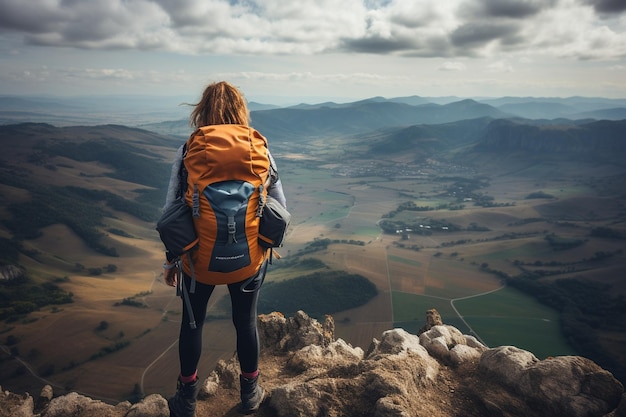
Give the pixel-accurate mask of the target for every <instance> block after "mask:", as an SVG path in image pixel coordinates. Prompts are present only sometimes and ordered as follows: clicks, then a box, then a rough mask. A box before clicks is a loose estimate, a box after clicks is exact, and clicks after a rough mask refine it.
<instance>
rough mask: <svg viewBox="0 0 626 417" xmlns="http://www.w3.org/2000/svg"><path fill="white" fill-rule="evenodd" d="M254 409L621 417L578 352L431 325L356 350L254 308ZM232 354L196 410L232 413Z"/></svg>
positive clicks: (40, 416) (161, 405) (39, 402)
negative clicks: (262, 394) (258, 392)
mask: <svg viewBox="0 0 626 417" xmlns="http://www.w3.org/2000/svg"><path fill="white" fill-rule="evenodd" d="M259 323H260V325H259V331H260V338H261V341H262V357H261V362H260V368H261V372H262V376H261V384H262V386H263V387H264V388H265V389H266V391H267V397H266V400H265V401H264V402H263V404H262V405H261V408H260V409H259V411H258V412H257V413H256V415H257V416H260V417H270V416H272V417H293V416H301V417H308V416H310V417H320V416H328V417H356V416H371V417H452V416H458V417H461V416H463V417H479V416H480V417H509V416H510V417H552V416H554V417H565V416H567V417H594V416H598V417H603V416H606V417H626V395H625V394H624V387H623V386H622V384H621V383H620V382H619V381H617V380H616V379H615V378H614V377H613V376H612V375H611V374H610V373H609V372H608V371H606V370H603V369H602V368H600V367H598V366H597V365H596V364H595V363H593V362H592V361H590V360H588V359H585V358H582V357H578V356H564V357H555V358H548V359H545V360H543V361H539V360H538V359H537V358H536V357H535V356H534V355H533V354H532V353H530V352H527V351H524V350H521V349H518V348H516V347H513V346H502V347H498V348H494V349H487V348H486V347H485V346H483V345H481V344H480V343H479V342H478V341H477V340H476V339H475V338H473V337H471V336H467V335H463V334H461V333H460V332H459V331H458V330H457V329H456V328H454V327H452V326H447V325H444V324H441V322H440V320H438V315H437V314H436V312H431V314H429V316H428V324H427V325H426V326H425V328H424V329H422V331H420V335H419V336H418V335H413V334H409V333H407V332H406V331H404V330H403V329H393V330H389V331H387V332H385V333H383V335H382V337H381V339H380V340H376V339H375V340H373V341H372V344H371V346H370V347H369V348H368V350H367V351H366V352H365V351H363V350H362V349H360V348H353V347H352V346H350V345H348V344H347V343H345V342H344V341H343V340H341V339H338V340H336V339H335V338H334V322H333V320H332V318H331V317H327V319H326V321H325V322H324V323H319V322H317V321H316V320H314V319H311V318H310V317H308V316H307V315H306V314H305V313H302V312H299V313H297V314H296V315H295V316H294V317H290V318H285V317H283V316H282V315H280V314H278V313H274V314H270V315H265V316H261V317H260V319H259ZM238 381H239V371H238V363H237V359H236V358H235V357H233V358H232V359H231V360H229V361H225V362H224V361H223V362H220V363H218V365H217V367H216V369H215V370H214V371H213V372H212V373H211V374H210V375H209V376H208V377H207V378H206V380H205V381H204V386H203V389H202V392H201V396H200V400H199V402H198V407H197V411H196V416H225V417H228V416H239V415H240V414H239V413H238V411H237V407H238V405H239V391H238ZM5 416H6V417H8V416H11V417H61V416H63V417H87V416H99V417H100V416H101V417H135V416H136V417H139V416H142V417H167V416H169V413H168V411H167V404H166V400H165V399H164V398H163V397H161V396H160V395H149V396H147V397H146V398H145V399H144V400H143V401H141V402H139V403H137V404H130V403H127V402H125V403H120V404H117V405H109V404H104V403H102V402H100V401H95V400H92V399H90V398H87V397H83V396H80V395H78V394H76V393H71V394H67V395H64V396H61V397H54V396H53V393H52V390H51V389H50V387H45V389H44V390H43V391H42V394H41V395H40V396H38V397H37V398H33V397H31V396H29V395H16V394H12V393H6V392H5V393H0V417H5Z"/></svg>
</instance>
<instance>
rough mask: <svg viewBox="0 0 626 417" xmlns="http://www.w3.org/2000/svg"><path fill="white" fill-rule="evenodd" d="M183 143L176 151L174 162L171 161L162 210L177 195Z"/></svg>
mask: <svg viewBox="0 0 626 417" xmlns="http://www.w3.org/2000/svg"><path fill="white" fill-rule="evenodd" d="M184 146H185V145H181V147H180V148H178V150H177V151H176V156H175V157H174V162H173V163H172V171H171V172H170V182H169V184H168V185H167V194H166V195H165V204H164V205H163V211H165V210H166V209H167V208H168V207H169V205H170V204H172V202H173V201H174V200H176V197H177V196H178V191H179V190H178V189H179V187H180V178H178V173H179V172H180V166H181V164H182V163H183V148H184Z"/></svg>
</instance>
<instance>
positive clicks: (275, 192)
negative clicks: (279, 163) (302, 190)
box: [267, 151, 287, 208]
mask: <svg viewBox="0 0 626 417" xmlns="http://www.w3.org/2000/svg"><path fill="white" fill-rule="evenodd" d="M268 156H269V158H270V176H271V182H270V185H269V187H268V188H267V193H268V194H269V195H271V196H272V197H274V198H275V199H276V200H278V202H279V203H280V205H281V206H283V207H285V208H287V198H286V197H285V192H284V191H283V183H282V182H281V181H280V177H279V176H278V168H277V167H276V161H274V158H273V157H272V154H271V153H269V151H268Z"/></svg>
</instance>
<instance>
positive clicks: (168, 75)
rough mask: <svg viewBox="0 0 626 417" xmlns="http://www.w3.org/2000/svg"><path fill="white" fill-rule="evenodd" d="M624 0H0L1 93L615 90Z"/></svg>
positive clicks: (623, 89) (346, 97)
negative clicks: (221, 85) (218, 85)
mask: <svg viewBox="0 0 626 417" xmlns="http://www.w3.org/2000/svg"><path fill="white" fill-rule="evenodd" d="M625 70H626V1H623V0H447V1H445V2H443V1H434V0H346V1H338V0H304V1H299V2H292V1H289V0H246V1H243V0H180V1H176V2H174V1H171V0H81V1H78V0H31V1H28V2H25V1H22V0H0V95H64V96H68V95H69V96H80V95H103V94H106V95H110V94H127V95H128V94H130V95H157V96H182V97H189V99H190V100H193V99H195V98H196V97H197V95H198V94H199V93H200V91H201V89H202V88H203V87H204V86H205V85H206V84H207V83H208V82H212V81H217V80H222V79H225V80H228V81H230V82H232V83H233V84H235V85H237V86H238V87H240V88H241V89H242V90H243V92H244V93H245V94H246V96H247V98H248V99H249V100H251V101H258V102H265V103H273V104H284V103H288V102H302V101H309V102H323V101H338V102H340V101H351V100H358V99H364V98H369V97H373V96H383V97H387V98H389V97H399V96H408V95H420V96H458V97H496V96H524V97H527V96H534V97H570V96H588V97H592V96H593V97H608V98H624V97H626V77H625V76H624V74H625V73H626V72H625Z"/></svg>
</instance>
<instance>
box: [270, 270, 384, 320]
mask: <svg viewBox="0 0 626 417" xmlns="http://www.w3.org/2000/svg"><path fill="white" fill-rule="evenodd" d="M377 294H378V290H377V289H376V286H375V285H374V284H373V283H371V282H370V281H369V280H368V279H367V278H365V277H363V276H361V275H358V274H348V273H346V272H343V271H327V272H326V271H325V272H316V273H313V274H309V275H306V276H301V277H297V278H294V279H290V280H285V281H280V282H267V283H265V284H264V285H263V289H262V290H261V295H260V297H259V313H261V314H268V313H271V312H273V311H280V312H282V313H283V314H285V315H286V316H292V315H293V314H294V313H296V312H297V311H298V310H303V311H305V312H306V313H307V314H308V315H310V316H311V317H315V318H317V319H323V317H324V315H326V314H333V313H337V312H339V311H343V310H349V309H351V308H355V307H359V306H361V305H363V304H365V303H367V302H368V301H369V300H370V299H372V298H373V297H375V296H376V295H377Z"/></svg>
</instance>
